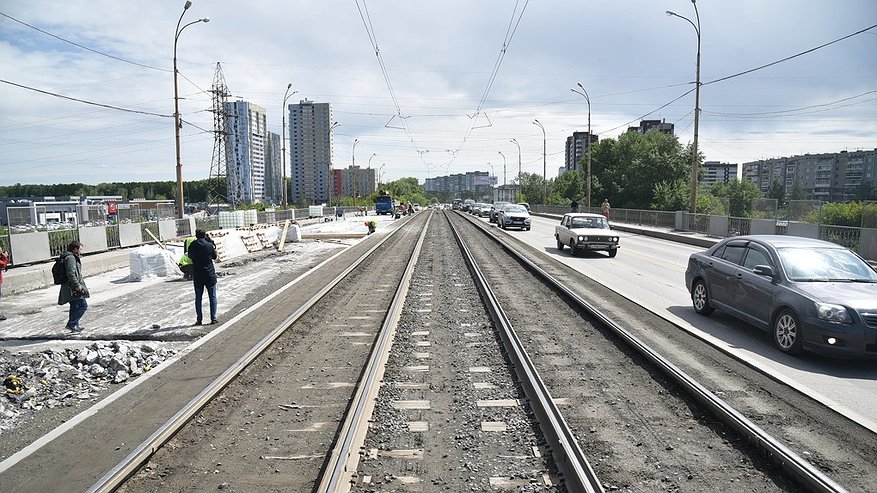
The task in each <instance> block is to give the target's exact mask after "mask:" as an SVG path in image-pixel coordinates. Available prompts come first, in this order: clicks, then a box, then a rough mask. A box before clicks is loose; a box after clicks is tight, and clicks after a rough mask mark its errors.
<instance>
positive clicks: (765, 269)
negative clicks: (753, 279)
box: [752, 265, 774, 277]
mask: <svg viewBox="0 0 877 493" xmlns="http://www.w3.org/2000/svg"><path fill="white" fill-rule="evenodd" d="M752 272H754V273H756V274H758V275H759V276H767V277H773V275H774V274H773V267H771V266H769V265H756V266H755V267H753V268H752Z"/></svg>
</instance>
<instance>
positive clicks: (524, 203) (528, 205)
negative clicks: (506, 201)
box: [518, 202, 530, 212]
mask: <svg viewBox="0 0 877 493" xmlns="http://www.w3.org/2000/svg"><path fill="white" fill-rule="evenodd" d="M518 205H523V206H524V207H526V208H527V212H530V204H528V203H526V202H518Z"/></svg>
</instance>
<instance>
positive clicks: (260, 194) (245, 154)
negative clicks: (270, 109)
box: [225, 101, 268, 205]
mask: <svg viewBox="0 0 877 493" xmlns="http://www.w3.org/2000/svg"><path fill="white" fill-rule="evenodd" d="M225 110H226V115H227V118H226V119H225V127H226V128H225V131H226V132H227V133H226V136H227V138H228V141H227V146H226V178H227V196H228V201H229V203H230V204H232V205H236V204H252V203H255V202H261V201H263V200H264V198H265V143H266V140H267V138H268V128H267V127H268V125H267V120H268V116H267V113H266V112H265V108H262V107H261V106H258V105H255V104H252V103H249V102H247V101H234V102H229V103H226V107H225Z"/></svg>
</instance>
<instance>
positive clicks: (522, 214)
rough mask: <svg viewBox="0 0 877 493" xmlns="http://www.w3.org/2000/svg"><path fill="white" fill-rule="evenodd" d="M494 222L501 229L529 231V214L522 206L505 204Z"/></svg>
mask: <svg viewBox="0 0 877 493" xmlns="http://www.w3.org/2000/svg"><path fill="white" fill-rule="evenodd" d="M496 222H497V225H498V226H499V227H500V228H502V229H508V228H521V229H523V230H526V231H530V213H529V212H527V208H526V207H524V206H523V205H518V204H505V205H504V206H502V209H500V210H499V216H498V217H497V219H496Z"/></svg>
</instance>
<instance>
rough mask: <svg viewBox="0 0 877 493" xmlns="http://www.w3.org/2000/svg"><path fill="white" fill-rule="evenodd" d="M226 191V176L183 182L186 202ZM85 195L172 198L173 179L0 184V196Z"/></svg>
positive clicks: (174, 195)
mask: <svg viewBox="0 0 877 493" xmlns="http://www.w3.org/2000/svg"><path fill="white" fill-rule="evenodd" d="M217 191H218V192H219V193H218V194H219V195H225V180H224V179H220V180H216V179H213V180H210V179H208V180H195V181H184V182H183V196H184V197H185V199H186V202H207V201H208V198H212V197H215V196H216V195H217ZM86 195H119V196H121V197H122V200H133V199H146V200H175V199H176V197H177V182H176V181H147V182H111V183H98V184H97V185H88V184H85V183H58V184H54V185H22V184H21V183H16V184H15V185H8V186H0V197H9V198H15V197H22V198H24V197H56V198H57V197H71V196H72V197H81V196H86Z"/></svg>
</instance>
